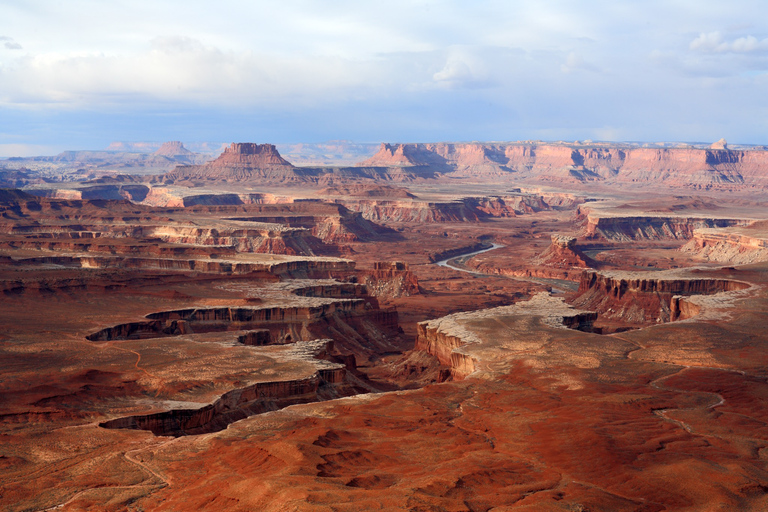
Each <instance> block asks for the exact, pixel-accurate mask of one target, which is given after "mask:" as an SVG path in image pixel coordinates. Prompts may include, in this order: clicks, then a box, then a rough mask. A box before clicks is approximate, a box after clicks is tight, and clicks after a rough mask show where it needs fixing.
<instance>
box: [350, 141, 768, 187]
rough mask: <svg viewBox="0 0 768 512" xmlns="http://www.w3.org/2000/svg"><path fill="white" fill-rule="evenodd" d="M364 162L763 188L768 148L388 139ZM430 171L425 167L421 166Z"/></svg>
mask: <svg viewBox="0 0 768 512" xmlns="http://www.w3.org/2000/svg"><path fill="white" fill-rule="evenodd" d="M359 165H361V166H370V167H396V168H401V169H425V170H426V169H430V170H432V171H433V172H438V173H454V174H462V175H474V176H477V175H501V176H503V175H509V174H510V173H515V174H517V175H519V177H520V178H536V179H539V180H542V181H572V182H589V181H602V182H606V183H616V184H618V183H632V184H634V185H636V186H637V185H648V186H659V185H667V184H668V185H672V186H682V187H689V188H697V189H732V188H734V187H744V186H746V187H758V188H763V187H765V186H766V184H768V174H767V173H765V169H766V168H768V152H766V151H761V150H751V151H732V150H728V149H695V148H642V147H635V146H629V145H627V146H621V145H611V144H604V145H593V146H585V145H582V144H578V145H576V144H573V145H568V144H544V143H541V144H540V143H521V142H517V143H455V144H454V143H432V144H386V143H385V144H382V145H381V147H380V148H379V152H378V153H376V154H375V155H374V156H373V157H371V158H369V159H368V160H365V161H364V162H361V163H360V164H359ZM421 172H422V173H424V171H421Z"/></svg>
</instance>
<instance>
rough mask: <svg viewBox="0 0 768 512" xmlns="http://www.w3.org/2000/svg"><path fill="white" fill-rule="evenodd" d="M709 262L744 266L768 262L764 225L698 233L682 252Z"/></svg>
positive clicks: (758, 224)
mask: <svg viewBox="0 0 768 512" xmlns="http://www.w3.org/2000/svg"><path fill="white" fill-rule="evenodd" d="M680 250H681V251H684V252H687V253H689V254H693V255H695V256H697V257H699V258H702V259H704V260H707V261H716V262H720V263H729V264H737V265H743V264H747V263H755V262H758V261H768V233H767V232H766V230H765V223H764V222H756V223H754V224H752V225H750V226H748V227H733V228H723V229H704V228H701V229H696V230H694V232H693V236H692V237H691V239H690V241H689V242H688V243H686V244H685V245H684V246H683V247H681V248H680Z"/></svg>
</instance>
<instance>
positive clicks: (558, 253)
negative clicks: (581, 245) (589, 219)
mask: <svg viewBox="0 0 768 512" xmlns="http://www.w3.org/2000/svg"><path fill="white" fill-rule="evenodd" d="M535 263H537V264H539V265H545V266H549V267H554V268H560V269H571V268H574V267H576V268H594V267H596V266H597V262H595V261H594V260H593V259H592V258H590V257H589V256H587V255H586V254H584V253H583V252H582V251H581V250H580V249H578V248H577V247H576V237H573V236H568V235H560V234H555V235H552V244H551V245H550V246H549V247H548V248H547V250H546V251H544V252H543V253H541V255H539V257H538V258H537V259H536V260H535Z"/></svg>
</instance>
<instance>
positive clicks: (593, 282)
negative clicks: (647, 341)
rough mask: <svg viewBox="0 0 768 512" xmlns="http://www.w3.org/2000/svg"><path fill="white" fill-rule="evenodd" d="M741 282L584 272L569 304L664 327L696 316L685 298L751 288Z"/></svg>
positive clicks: (632, 322) (683, 275)
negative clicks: (659, 324) (687, 305)
mask: <svg viewBox="0 0 768 512" xmlns="http://www.w3.org/2000/svg"><path fill="white" fill-rule="evenodd" d="M750 287H751V285H750V284H748V283H745V282H742V281H738V280H734V279H724V278H711V277H703V276H702V277H694V276H692V275H691V274H689V273H686V272H679V271H677V272H675V271H664V272H620V271H610V272H608V271H601V272H597V271H585V272H584V273H583V274H582V278H581V281H580V283H579V289H578V291H577V293H576V295H575V296H574V297H573V298H572V299H571V300H570V302H571V303H572V304H574V305H575V306H577V307H580V308H586V309H590V310H592V311H596V312H597V313H599V314H600V316H601V318H606V319H613V320H617V321H620V322H624V323H626V324H630V325H644V324H649V323H663V322H670V321H674V320H679V319H683V318H688V317H690V316H692V315H695V314H696V313H697V312H698V309H697V308H695V307H692V308H688V309H686V308H685V306H683V305H682V303H683V302H685V300H686V299H685V297H689V296H694V295H714V294H719V293H722V292H734V291H739V290H745V289H748V288H750Z"/></svg>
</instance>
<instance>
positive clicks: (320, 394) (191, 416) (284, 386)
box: [99, 340, 356, 437]
mask: <svg viewBox="0 0 768 512" xmlns="http://www.w3.org/2000/svg"><path fill="white" fill-rule="evenodd" d="M331 346H332V342H330V340H317V341H309V342H299V343H297V344H296V346H294V347H291V350H290V351H287V352H284V353H283V354H281V357H283V358H287V359H290V358H298V359H304V360H308V359H309V358H314V359H315V361H314V366H316V367H317V368H318V370H317V372H316V373H314V374H313V375H311V376H309V377H305V378H296V379H291V380H278V381H267V382H257V383H255V384H252V385H250V386H247V387H244V388H240V389H235V390H232V391H229V392H227V393H225V394H224V395H222V396H221V398H219V399H218V400H216V401H215V402H213V403H211V404H208V405H205V406H203V407H200V408H197V409H189V408H186V409H172V410H170V411H166V412H160V413H155V414H145V415H139V416H127V417H124V418H117V419H114V420H109V421H105V422H103V423H100V424H99V426H101V427H103V428H109V429H134V430H149V431H151V432H152V433H153V434H155V435H158V436H175V437H178V436H184V435H196V434H205V433H210V432H217V431H219V430H222V429H224V428H226V427H227V425H229V424H231V423H233V422H235V421H238V420H242V419H244V418H247V417H248V416H252V415H254V414H261V413H264V412H269V411H276V410H278V409H282V408H283V407H287V406H289V405H295V404H301V403H307V402H317V401H322V400H324V399H325V400H327V399H331V398H338V397H340V396H348V395H351V394H355V392H356V390H355V389H354V388H353V387H352V386H350V385H349V384H346V385H345V383H344V377H345V375H346V369H345V368H344V366H343V365H341V364H338V363H331V362H328V361H323V360H321V359H319V358H320V357H327V356H328V353H329V352H330V348H331Z"/></svg>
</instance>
